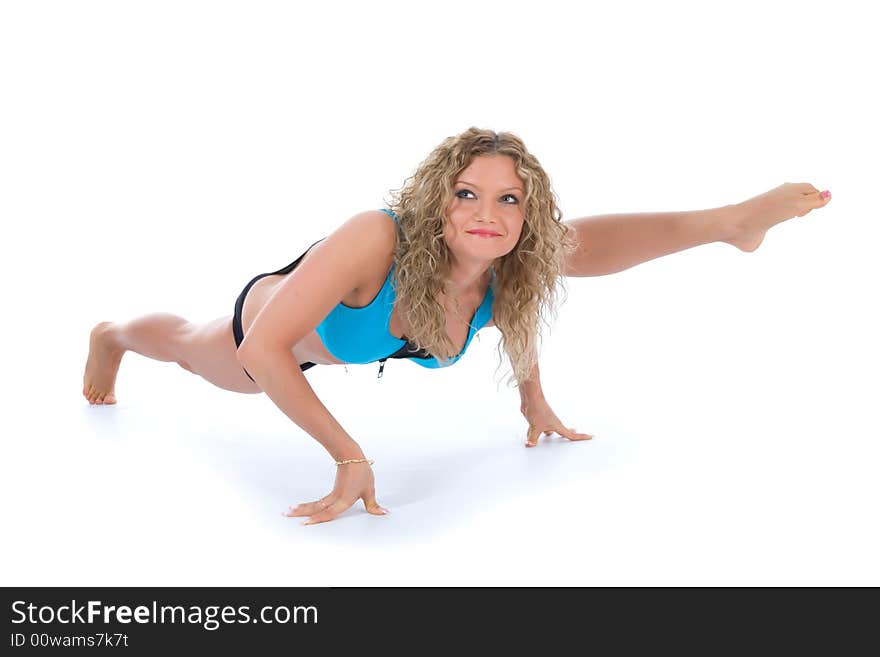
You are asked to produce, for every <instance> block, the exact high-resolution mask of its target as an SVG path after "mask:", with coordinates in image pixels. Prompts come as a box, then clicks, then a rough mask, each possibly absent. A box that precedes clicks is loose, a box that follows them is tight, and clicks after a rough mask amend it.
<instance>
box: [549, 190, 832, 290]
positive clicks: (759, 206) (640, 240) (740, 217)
mask: <svg viewBox="0 0 880 657" xmlns="http://www.w3.org/2000/svg"><path fill="white" fill-rule="evenodd" d="M830 200H831V192H829V191H828V190H825V191H824V192H819V190H818V189H816V188H815V187H814V186H813V185H811V184H810V183H784V184H782V185H779V186H778V187H775V188H773V189H771V190H770V191H768V192H765V193H763V194H759V195H758V196H755V197H753V198H750V199H748V200H747V201H743V202H742V203H736V204H733V205H725V206H723V207H719V208H713V209H711V210H691V211H687V212H642V213H636V214H604V215H597V216H595V217H583V218H581V219H574V220H572V221H567V222H565V223H566V225H567V227H568V229H569V231H572V232H573V233H574V236H575V239H576V240H577V242H578V243H579V247H578V249H577V250H576V251H575V252H574V253H572V254H570V255H568V256H567V259H566V262H565V267H564V274H565V275H566V276H604V275H605V274H614V273H616V272H619V271H623V270H624V269H629V268H630V267H633V266H635V265H638V264H640V263H642V262H647V261H648V260H653V259H654V258H659V257H660V256H665V255H669V254H670V253H676V252H678V251H683V250H685V249H690V248H692V247H694V246H698V245H700V244H708V243H710V242H726V243H727V244H730V245H732V246H735V247H736V248H738V249H740V250H741V251H746V252H751V251H754V250H755V249H757V248H758V247H759V246H760V245H761V242H762V241H763V240H764V235H765V233H766V232H767V231H768V230H769V229H770V228H772V227H773V226H775V225H776V224H778V223H781V222H783V221H786V220H787V219H791V218H793V217H803V216H804V215H806V214H808V213H809V212H811V211H812V210H815V209H817V208H822V207H825V206H826V205H827V204H828V202H829V201H830Z"/></svg>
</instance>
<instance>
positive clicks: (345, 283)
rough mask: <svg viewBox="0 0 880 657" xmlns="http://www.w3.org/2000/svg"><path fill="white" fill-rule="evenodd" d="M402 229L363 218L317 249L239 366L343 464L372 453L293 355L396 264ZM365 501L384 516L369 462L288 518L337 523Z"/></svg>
mask: <svg viewBox="0 0 880 657" xmlns="http://www.w3.org/2000/svg"><path fill="white" fill-rule="evenodd" d="M395 230H396V227H395V226H394V224H393V222H391V221H390V220H389V219H388V217H387V215H385V214H384V213H381V212H366V213H362V214H360V215H357V216H355V217H353V218H352V219H350V220H349V221H348V222H346V223H345V224H343V225H342V226H341V227H340V228H339V229H337V230H336V231H334V232H333V233H332V234H331V235H330V236H328V237H327V238H326V239H325V240H323V241H321V242H320V243H319V244H317V245H316V246H314V247H313V248H312V250H311V251H310V257H308V258H306V259H304V260H303V261H302V262H301V263H300V264H299V265H298V266H297V268H296V269H294V270H293V271H292V272H291V273H290V274H289V275H288V276H287V278H286V279H285V280H284V281H283V282H282V283H281V284H280V285H279V286H278V288H277V289H276V290H275V292H274V293H273V294H272V296H271V297H270V299H269V301H268V302H267V303H266V304H265V306H264V307H263V308H262V309H261V310H260V312H259V313H258V314H257V316H256V317H255V318H254V321H253V322H252V323H251V326H250V327H249V328H248V331H247V333H246V334H245V337H244V340H243V341H242V343H241V345H240V346H239V349H238V359H239V362H241V364H242V365H243V366H244V368H245V369H247V370H248V371H249V372H250V374H251V376H252V377H253V379H254V381H256V383H257V385H259V386H260V388H261V389H262V390H263V392H265V393H266V395H267V396H268V397H269V398H270V399H271V400H272V401H273V402H275V404H276V405H277V406H278V408H280V409H281V411H282V412H283V413H284V414H285V415H287V417H289V418H290V419H291V420H293V421H294V422H295V423H296V424H297V425H298V426H299V427H300V428H302V429H303V430H304V431H305V432H306V433H308V434H309V435H310V436H312V437H313V438H315V440H317V441H318V442H319V443H321V445H323V446H324V448H325V449H326V450H327V451H328V452H329V453H330V455H331V456H332V457H333V459H334V460H335V461H341V460H346V459H363V458H364V453H363V451H362V450H361V448H360V446H359V445H358V444H357V442H355V440H354V438H352V437H351V436H350V435H349V434H348V433H347V432H346V431H345V429H343V428H342V426H341V425H340V424H339V422H337V421H336V419H335V418H334V417H333V416H332V415H331V414H330V411H329V410H327V408H326V407H325V406H324V404H322V403H321V401H320V400H319V399H318V397H317V395H315V392H314V390H312V387H311V386H310V385H309V382H308V381H307V380H306V377H305V375H304V374H303V372H302V370H301V369H300V367H299V364H298V363H297V362H296V359H295V358H294V356H293V347H294V345H296V344H297V343H298V342H299V341H300V340H302V338H303V337H304V336H305V335H306V334H308V333H309V332H311V331H314V330H315V327H316V326H317V325H318V324H319V323H320V322H321V320H322V319H323V318H324V317H326V316H327V315H328V314H329V313H330V311H331V310H332V309H333V308H334V306H336V304H338V303H339V302H340V301H341V300H342V299H343V298H344V297H345V296H346V295H347V294H348V293H349V292H351V291H352V290H354V289H356V288H357V287H359V286H360V285H361V284H362V283H363V281H362V280H361V279H362V278H363V276H364V272H367V271H369V270H370V268H371V265H372V264H373V263H375V262H376V260H377V259H381V258H385V259H387V257H389V256H390V255H391V252H392V250H393V248H394V242H395V240H396V239H397V238H396V232H395ZM358 499H361V500H363V502H364V506H365V507H366V509H367V511H369V512H370V513H375V514H382V513H384V509H382V508H381V507H380V506H379V504H378V503H377V502H376V497H375V487H374V482H373V471H372V469H371V468H370V464H369V463H367V462H358V463H345V464H341V465H337V467H336V483H335V485H334V487H333V490H332V491H331V493H330V494H329V495H327V496H325V497H324V498H322V499H321V500H318V501H316V502H312V503H309V504H302V505H300V506H298V507H296V508H295V509H293V508H292V512H290V513H289V514H288V515H291V516H303V515H308V516H311V517H310V518H309V520H308V521H307V523H306V524H311V523H314V522H324V521H326V520H332V519H333V518H335V517H336V516H338V515H339V514H340V513H342V512H343V511H345V510H346V509H348V508H349V507H351V506H352V505H353V504H354V503H355V502H356V501H357V500H358Z"/></svg>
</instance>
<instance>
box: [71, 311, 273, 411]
mask: <svg viewBox="0 0 880 657" xmlns="http://www.w3.org/2000/svg"><path fill="white" fill-rule="evenodd" d="M126 351H133V352H135V353H138V354H141V355H142V356H146V357H147V358H152V359H154V360H160V361H165V362H176V363H177V364H179V365H180V366H181V367H182V368H184V369H185V370H188V371H190V372H193V373H194V374H198V375H200V376H202V377H203V378H204V379H206V380H208V381H210V382H211V383H213V384H215V385H217V386H219V387H221V388H224V389H226V390H233V391H235V392H245V393H256V392H260V389H259V387H258V386H257V385H256V384H255V383H254V382H253V381H251V380H250V379H249V378H248V377H247V375H246V374H245V373H244V370H242V368H241V364H240V363H239V362H238V358H237V356H236V348H235V341H234V339H233V337H232V318H231V317H229V316H227V317H221V318H220V319H217V320H214V321H212V322H207V323H205V324H193V323H191V322H188V321H187V320H185V319H184V318H183V317H178V316H177V315H171V314H168V313H153V314H150V315H144V316H143V317H138V318H136V319H133V320H131V321H130V322H125V323H120V324H115V323H112V322H101V323H100V324H98V325H97V326H95V327H94V328H93V329H92V332H91V335H90V337H89V357H88V360H87V362H86V369H85V374H84V376H83V395H84V396H85V397H86V399H88V400H89V403H92V404H115V403H116V395H115V392H114V387H115V384H116V374H117V372H118V370H119V365H120V362H121V361H122V356H123V355H124V354H125V352H126Z"/></svg>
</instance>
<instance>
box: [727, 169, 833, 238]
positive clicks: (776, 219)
mask: <svg viewBox="0 0 880 657" xmlns="http://www.w3.org/2000/svg"><path fill="white" fill-rule="evenodd" d="M830 200H831V192H829V191H827V190H826V191H824V192H821V193H820V192H819V190H818V189H816V188H815V187H813V186H812V185H811V184H810V183H784V184H782V185H780V186H779V187H776V188H775V189H771V190H770V191H769V192H764V193H763V194H760V195H759V196H755V197H754V198H750V199H749V200H748V201H744V202H743V203H740V204H738V205H737V206H736V207H737V208H738V209H739V210H740V212H739V213H738V215H737V216H736V217H735V220H734V223H733V224H732V225H731V230H730V237H728V238H727V239H725V240H724V241H725V242H727V243H728V244H732V245H733V246H735V247H736V248H738V249H740V250H742V251H749V252H751V251H754V250H755V249H757V248H758V247H759V246H760V245H761V242H763V241H764V235H765V234H766V232H767V231H768V230H769V229H770V228H772V227H773V226H775V225H776V224H778V223H782V222H783V221H785V220H787V219H791V218H792V217H803V216H804V215H805V214H807V213H808V212H810V211H811V210H815V209H816V208H822V207H825V206H826V205H828V202H829V201H830Z"/></svg>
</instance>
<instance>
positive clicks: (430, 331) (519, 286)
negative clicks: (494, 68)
mask: <svg viewBox="0 0 880 657" xmlns="http://www.w3.org/2000/svg"><path fill="white" fill-rule="evenodd" d="M481 155H506V156H508V157H510V158H511V159H512V160H513V162H514V165H515V167H516V173H517V175H518V176H519V178H520V179H521V181H522V183H523V187H524V190H525V194H524V200H523V203H522V206H523V227H522V233H521V235H520V238H519V240H518V241H517V244H516V246H515V247H514V248H513V250H512V251H510V253H507V254H505V255H503V256H501V257H499V258H497V259H496V260H495V262H494V263H493V264H492V266H491V268H492V269H494V271H495V280H494V282H493V283H492V292H493V293H494V297H495V298H494V302H493V305H492V318H493V320H494V322H495V326H497V327H498V330H499V331H500V332H501V341H500V342H499V344H498V348H497V350H498V359H499V362H498V367H501V364H502V359H503V356H502V353H501V350H502V349H504V351H505V352H506V353H507V357H508V359H509V360H510V364H511V367H512V376H511V377H509V378H508V380H507V381H508V384H509V383H510V382H512V381H516V382H517V384H521V383H522V382H524V381H527V380H528V378H529V375H530V373H531V371H532V368H533V367H534V365H535V363H536V362H537V354H538V337H539V334H540V327H539V324H540V322H541V321H543V322H544V323H545V324H546V325H547V326H548V327H549V323H548V322H547V314H548V313H549V314H552V316H553V317H554V319H555V316H556V307H555V306H556V304H557V301H558V299H557V293H558V288H557V284H559V283H562V285H561V287H562V289H563V291H564V292H565V297H564V298H567V295H568V291H567V289H566V288H565V285H564V282H563V281H564V278H563V276H562V272H563V263H564V259H565V254H566V253H569V252H571V251H573V250H574V249H576V248H577V243H576V242H575V240H574V232H573V231H569V230H567V228H566V226H565V225H564V224H563V223H562V212H561V211H560V210H559V208H558V207H557V205H556V195H555V193H554V192H553V190H552V188H551V185H550V177H549V176H548V175H547V173H546V172H545V171H544V169H543V168H542V167H541V165H540V163H539V162H538V160H537V158H536V157H535V156H534V155H532V154H531V153H529V151H528V150H527V149H526V146H525V144H524V143H523V141H522V140H521V139H520V138H519V137H517V136H516V135H514V134H513V133H510V132H495V131H493V130H485V129H480V128H476V127H471V128H468V129H467V130H465V131H464V132H462V133H461V134H458V135H455V136H452V137H447V138H446V139H445V140H443V142H442V143H441V144H440V145H439V146H437V147H436V148H435V149H434V150H433V151H431V153H430V154H429V155H428V157H427V158H425V159H424V160H423V161H422V162H421V164H419V165H418V167H417V168H416V171H415V173H414V174H413V175H412V176H410V177H409V178H407V179H406V181H405V183H404V185H403V187H401V188H400V189H399V190H391V196H392V199H393V200H392V201H391V202H390V203H388V207H389V208H390V209H392V210H393V211H394V212H395V213H396V214H397V216H398V219H399V221H398V225H399V229H398V230H399V233H398V234H399V239H398V242H397V250H396V252H395V262H396V288H397V299H396V301H395V304H399V306H400V308H401V309H402V312H403V314H404V316H405V317H406V320H407V322H408V323H409V324H410V327H411V330H410V332H409V333H408V335H407V337H408V339H409V340H410V342H412V343H413V345H415V346H416V347H417V348H419V349H425V350H427V351H428V352H429V353H430V354H431V355H432V356H434V357H435V358H436V359H437V361H438V363H439V364H440V365H441V366H443V365H447V364H449V361H450V360H451V359H452V358H454V357H455V356H457V355H458V353H457V346H456V345H454V344H453V343H452V341H451V340H450V339H449V336H448V335H447V333H446V314H445V312H444V310H443V307H442V306H441V305H440V303H439V301H438V300H437V299H438V295H440V294H441V293H445V292H446V280H447V276H448V274H449V272H450V269H451V260H450V252H449V248H448V246H447V244H446V241H445V239H444V237H443V229H444V223H445V221H446V217H445V208H446V207H447V205H448V204H449V203H450V201H451V199H452V197H453V194H454V181H455V179H456V178H457V177H458V175H459V174H460V173H461V172H462V171H464V169H466V168H467V167H468V166H469V165H470V164H471V161H472V160H473V159H474V158H475V157H477V156H481ZM563 300H564V299H563ZM497 371H498V368H496V372H497Z"/></svg>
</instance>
